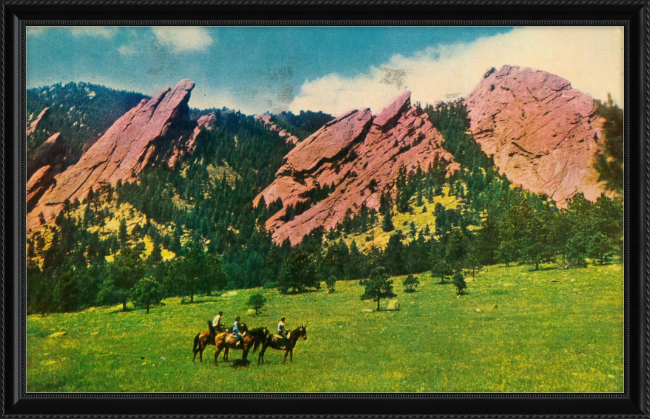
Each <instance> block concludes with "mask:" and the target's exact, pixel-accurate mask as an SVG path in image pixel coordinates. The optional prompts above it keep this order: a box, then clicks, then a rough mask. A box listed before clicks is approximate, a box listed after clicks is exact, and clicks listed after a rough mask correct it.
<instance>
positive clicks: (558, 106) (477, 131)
mask: <svg viewBox="0 0 650 419" xmlns="http://www.w3.org/2000/svg"><path fill="white" fill-rule="evenodd" d="M466 103H467V110H468V113H469V117H470V120H471V131H472V134H473V135H474V138H475V139H476V141H477V142H478V143H479V144H480V145H481V147H482V148H483V150H484V151H485V152H486V153H487V154H488V155H491V156H494V162H495V164H496V165H497V167H498V168H499V169H500V171H501V172H502V173H504V174H505V175H506V176H507V177H508V179H510V180H511V181H512V182H513V183H515V184H520V185H522V186H523V187H524V188H526V189H529V190H531V191H533V192H538V193H545V194H547V195H548V196H549V197H551V198H552V199H553V200H555V201H556V202H557V203H558V206H565V205H566V201H565V200H566V199H567V198H570V197H572V196H573V195H575V194H576V193H579V192H582V193H584V195H585V197H586V198H587V199H589V200H592V201H593V200H595V199H597V198H598V197H599V196H600V195H601V193H603V192H605V188H604V184H602V183H600V182H598V173H597V172H596V170H595V169H594V168H593V157H594V155H595V154H596V152H597V150H598V148H599V140H598V139H599V138H600V136H601V135H600V128H599V127H600V126H601V124H602V122H601V121H599V119H600V118H599V117H597V116H595V114H594V112H595V110H596V107H595V104H594V100H593V99H592V98H591V97H589V96H588V95H586V94H584V93H581V92H579V91H577V90H575V89H573V88H572V87H571V84H570V83H569V82H568V81H567V80H565V79H562V78H560V77H558V76H555V75H552V74H549V73H546V72H543V71H538V70H532V69H528V68H519V67H510V66H504V67H502V68H501V69H500V70H498V71H496V70H492V71H490V72H488V73H487V74H486V75H485V77H484V79H483V80H482V81H481V83H480V84H479V85H478V87H476V89H475V90H474V91H473V92H472V94H470V95H469V96H468V97H467V99H466Z"/></svg>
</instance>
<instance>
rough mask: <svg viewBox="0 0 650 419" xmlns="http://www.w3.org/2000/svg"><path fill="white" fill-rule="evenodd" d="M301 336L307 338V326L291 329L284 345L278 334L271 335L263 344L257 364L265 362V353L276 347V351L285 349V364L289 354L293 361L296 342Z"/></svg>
mask: <svg viewBox="0 0 650 419" xmlns="http://www.w3.org/2000/svg"><path fill="white" fill-rule="evenodd" d="M300 338H302V339H303V340H307V328H306V327H305V326H300V327H298V328H297V329H295V330H293V331H291V332H290V333H289V337H288V339H287V341H286V343H285V345H282V338H281V337H279V336H277V335H269V337H268V338H267V339H266V342H264V343H263V344H262V350H261V351H260V355H259V357H258V358H257V364H258V365H259V364H260V363H262V364H263V363H264V353H265V352H266V350H267V349H268V348H272V349H275V350H276V351H284V361H282V363H283V364H284V363H285V362H287V355H289V359H290V360H291V362H293V348H295V346H296V343H298V340H300Z"/></svg>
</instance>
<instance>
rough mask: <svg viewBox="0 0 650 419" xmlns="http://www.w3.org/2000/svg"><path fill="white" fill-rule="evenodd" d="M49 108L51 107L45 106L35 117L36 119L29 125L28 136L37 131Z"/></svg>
mask: <svg viewBox="0 0 650 419" xmlns="http://www.w3.org/2000/svg"><path fill="white" fill-rule="evenodd" d="M49 110H50V108H43V110H42V111H41V112H40V113H39V114H38V115H37V116H36V118H34V120H33V121H32V122H30V123H29V124H28V125H27V135H28V136H29V135H31V134H33V133H34V131H36V129H37V128H38V126H39V124H40V123H41V121H43V119H44V118H45V117H46V116H47V113H48V112H49Z"/></svg>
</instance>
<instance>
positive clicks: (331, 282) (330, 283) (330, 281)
mask: <svg viewBox="0 0 650 419" xmlns="http://www.w3.org/2000/svg"><path fill="white" fill-rule="evenodd" d="M325 285H327V293H328V294H332V293H333V292H334V291H336V289H335V287H336V277H335V276H330V277H328V278H327V279H326V280H325Z"/></svg>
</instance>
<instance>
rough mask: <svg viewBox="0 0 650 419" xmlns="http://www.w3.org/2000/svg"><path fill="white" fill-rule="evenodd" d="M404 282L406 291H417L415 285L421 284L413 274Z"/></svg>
mask: <svg viewBox="0 0 650 419" xmlns="http://www.w3.org/2000/svg"><path fill="white" fill-rule="evenodd" d="M402 284H403V285H404V292H415V287H417V286H418V285H420V281H418V280H417V278H415V277H414V276H413V275H409V276H407V277H406V279H405V280H404V282H403V283H402Z"/></svg>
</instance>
